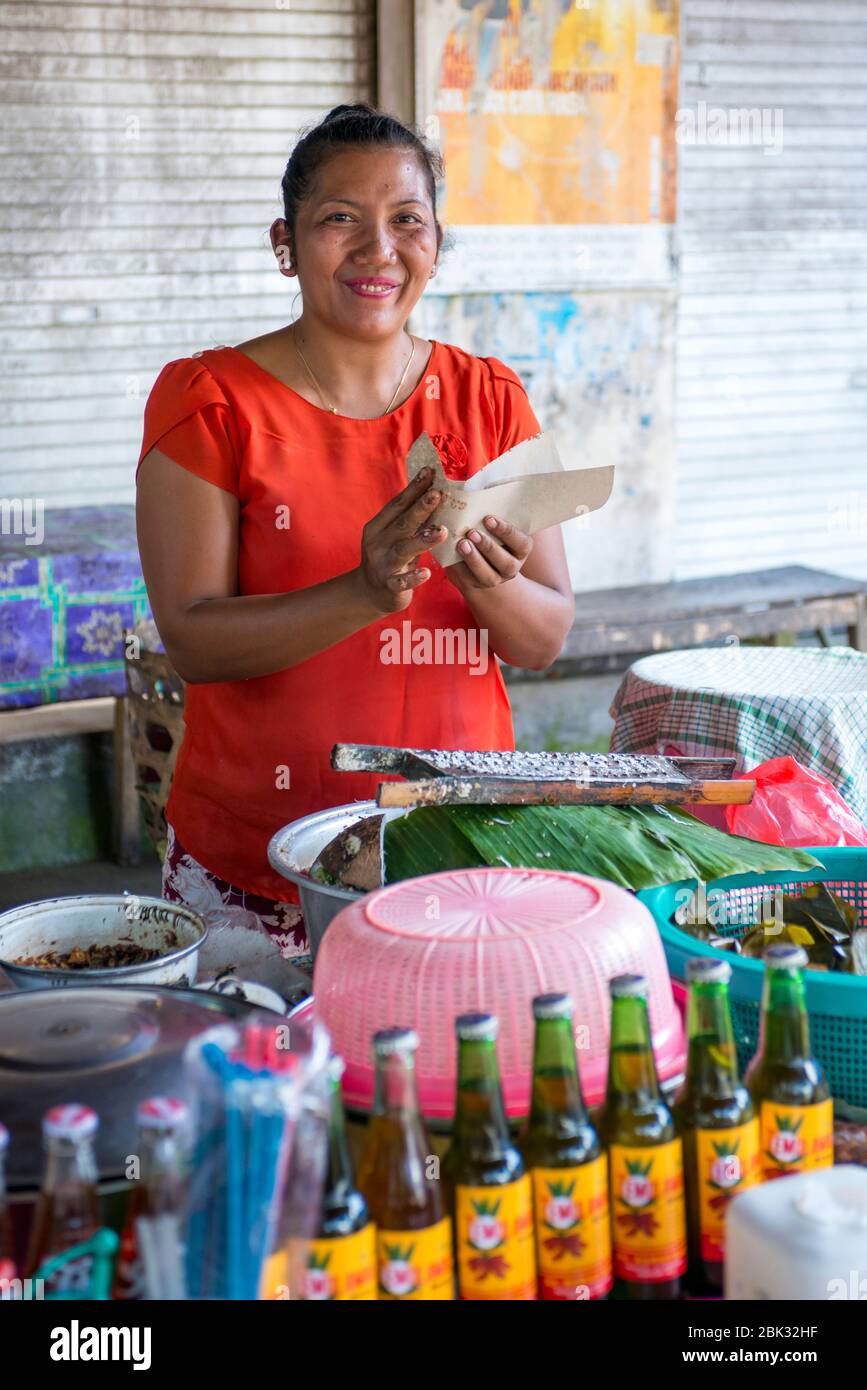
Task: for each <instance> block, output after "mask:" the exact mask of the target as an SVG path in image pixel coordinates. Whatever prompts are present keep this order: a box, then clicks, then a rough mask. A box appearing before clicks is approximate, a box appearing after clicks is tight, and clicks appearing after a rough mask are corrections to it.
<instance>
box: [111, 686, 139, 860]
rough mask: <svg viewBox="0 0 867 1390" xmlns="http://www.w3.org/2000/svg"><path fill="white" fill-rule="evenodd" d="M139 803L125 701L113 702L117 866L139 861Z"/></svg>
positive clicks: (114, 845)
mask: <svg viewBox="0 0 867 1390" xmlns="http://www.w3.org/2000/svg"><path fill="white" fill-rule="evenodd" d="M139 817H140V811H139V803H138V792H137V791H136V789H135V764H134V762H133V756H132V747H131V745H130V741H129V733H128V730H127V726H126V699H125V698H124V697H123V696H119V697H118V698H117V699H116V700H115V702H114V767H113V771H112V825H111V834H112V851H113V854H114V860H115V863H117V864H138V863H139V862H140V861H141V848H140V840H139Z"/></svg>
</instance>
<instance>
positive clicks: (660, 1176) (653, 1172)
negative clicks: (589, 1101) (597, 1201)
mask: <svg viewBox="0 0 867 1390" xmlns="http://www.w3.org/2000/svg"><path fill="white" fill-rule="evenodd" d="M608 1158H609V1163H610V1173H611V1209H612V1215H613V1222H612V1227H613V1239H614V1273H615V1275H616V1276H617V1278H618V1279H625V1280H628V1281H630V1282H632V1283H642V1284H646V1283H661V1282H662V1281H664V1280H666V1279H677V1278H679V1276H680V1275H681V1274H683V1272H684V1270H685V1269H686V1211H685V1207H684V1195H683V1145H682V1143H681V1141H680V1139H672V1140H671V1141H670V1142H669V1143H667V1144H658V1145H656V1146H655V1147H647V1148H633V1147H632V1146H626V1145H623V1144H612V1145H611V1148H610V1150H609V1154H608Z"/></svg>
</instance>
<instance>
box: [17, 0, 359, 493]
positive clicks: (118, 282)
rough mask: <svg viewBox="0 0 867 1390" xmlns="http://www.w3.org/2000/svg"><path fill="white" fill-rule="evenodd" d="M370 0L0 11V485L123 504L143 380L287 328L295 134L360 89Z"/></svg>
mask: <svg viewBox="0 0 867 1390" xmlns="http://www.w3.org/2000/svg"><path fill="white" fill-rule="evenodd" d="M374 6H375V0H202V3H200V4H195V3H192V4H186V3H184V4H177V3H176V0H147V3H146V4H124V3H111V0H98V3H94V4H89V5H88V4H74V3H71V0H61V3H53V4H27V3H23V0H19V2H18V3H12V4H0V52H2V57H0V72H2V81H0V128H2V132H3V134H2V137H0V141H2V148H3V150H4V155H3V167H4V193H3V198H2V201H3V204H4V206H3V210H2V216H0V223H2V226H0V267H2V268H0V294H2V306H0V312H2V326H0V420H2V426H3V428H2V432H0V493H2V495H3V496H6V497H14V496H22V497H32V496H37V497H42V498H44V499H45V501H46V503H47V505H49V506H52V505H54V506H62V505H66V506H71V505H85V504H103V503H112V502H130V501H132V499H133V473H134V466H135V459H136V457H137V455H138V449H139V445H140V442H141V417H142V407H143V402H144V400H145V399H146V397H147V393H148V391H149V390H150V387H151V384H152V383H153V380H154V378H155V376H156V375H157V373H158V371H159V369H160V367H161V366H162V365H163V363H165V362H166V361H169V360H170V359H171V358H174V357H180V356H185V355H187V354H189V353H192V352H195V351H198V349H199V348H201V347H209V346H212V345H214V344H216V343H221V342H239V341H242V340H243V339H244V338H248V337H252V336H254V335H256V334H257V333H263V332H267V331H268V330H270V329H272V328H276V327H277V326H278V325H279V324H280V323H284V322H286V321H287V320H288V317H289V306H290V301H291V297H292V294H291V289H290V283H291V282H287V281H286V279H285V278H284V277H281V276H280V275H279V273H278V272H277V269H276V263H275V261H274V257H273V253H272V252H271V248H270V244H269V242H268V237H267V229H268V227H269V226H270V224H271V222H272V221H273V219H274V218H275V217H279V216H280V215H281V213H282V207H281V203H280V178H281V175H282V172H283V168H284V166H285V162H286V158H287V156H288V153H289V150H290V148H291V146H292V143H293V140H294V138H295V136H296V135H297V133H298V130H299V129H300V128H301V127H302V126H304V125H307V124H309V123H312V122H314V121H315V120H317V119H318V118H319V117H320V116H321V115H323V114H324V113H325V111H327V110H328V109H329V108H330V107H331V106H334V105H336V104H337V103H338V102H341V101H358V100H362V99H369V98H370V97H371V96H372V94H373V86H374V81H375V70H374Z"/></svg>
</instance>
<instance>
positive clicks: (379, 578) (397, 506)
mask: <svg viewBox="0 0 867 1390" xmlns="http://www.w3.org/2000/svg"><path fill="white" fill-rule="evenodd" d="M432 477H433V470H432V469H430V468H423V469H422V470H421V472H420V473H419V474H418V475H417V477H415V478H414V479H413V481H412V482H411V483H410V484H409V486H408V487H405V488H404V489H403V492H399V493H398V494H397V496H396V497H393V498H392V499H391V501H390V502H387V503H386V504H385V506H384V507H383V509H382V511H381V512H377V514H376V516H374V517H371V519H370V521H368V523H367V525H366V526H365V528H364V531H363V532H362V540H361V564H360V565H359V567H358V570H357V571H356V574H357V577H358V579H359V582H360V585H361V588H362V591H363V593H364V595H365V597H366V598H367V599H368V600H369V601H370V602H371V603H372V604H373V605H374V606H375V607H376V608H378V609H379V610H380V611H381V612H383V613H395V612H400V610H401V609H404V608H408V607H409V605H410V603H411V602H412V595H413V590H414V589H418V588H419V587H420V586H421V585H422V584H425V583H427V581H428V580H429V579H430V575H431V572H430V570H429V569H424V568H421V569H420V568H419V567H418V558H419V556H420V555H423V554H424V552H425V551H426V550H430V548H431V546H434V545H437V544H438V543H439V542H440V541H442V540H445V538H446V536H447V534H448V532H447V531H446V528H445V527H444V526H427V525H426V524H425V523H426V522H427V519H428V517H429V516H430V515H431V513H432V512H433V511H434V510H435V509H436V507H437V506H438V505H439V503H440V500H441V498H442V494H441V493H440V492H437V491H436V490H435V489H434V490H432V491H430V492H428V491H427V488H428V486H429V484H430V481H431V478H432Z"/></svg>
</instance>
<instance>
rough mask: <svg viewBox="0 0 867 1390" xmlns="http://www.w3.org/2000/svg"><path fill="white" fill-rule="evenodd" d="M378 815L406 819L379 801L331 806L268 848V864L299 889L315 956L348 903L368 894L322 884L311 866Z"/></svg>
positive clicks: (296, 825) (279, 836)
mask: <svg viewBox="0 0 867 1390" xmlns="http://www.w3.org/2000/svg"><path fill="white" fill-rule="evenodd" d="M377 815H384V816H385V818H386V819H387V820H393V819H394V818H395V816H405V815H406V811H405V810H404V809H403V808H402V807H397V808H390V809H389V810H387V811H383V809H382V807H381V806H377V804H376V802H375V801H352V802H350V803H349V804H348V805H346V806H328V807H326V809H325V810H324V811H314V812H313V814H312V815H311V816H302V817H301V819H300V820H294V821H290V823H289V825H284V826H283V829H282V830H278V831H277V834H276V835H274V836H273V837H272V839H271V842H270V844H269V845H268V861H269V863H270V865H271V867H272V869H276V871H277V873H278V874H282V875H283V877H284V878H288V879H289V880H290V881H291V882H292V883H297V885H298V890H299V897H300V898H301V911H302V912H303V914H304V926H305V928H306V930H307V941H308V943H309V945H310V950H311V952H312V954H313V955H314V956H315V955H316V952H317V950H318V949H319V943H320V941H321V940H322V937H323V934H324V932H325V928H326V927H327V926H328V923H329V922H330V921H331V919H332V918H333V917H336V916H337V914H338V912H339V911H340V910H341V908H343V907H345V906H346V904H347V903H353V902H355V901H356V899H358V898H363V897H364V894H363V893H362V892H360V891H359V890H358V889H355V888H339V887H337V886H336V885H335V884H331V883H319V882H318V881H317V880H316V879H315V878H312V877H311V875H310V868H311V865H312V864H313V863H314V862H315V861H316V859H317V858H318V857H319V855H320V854H321V853H322V851H323V850H324V848H325V846H326V845H327V844H330V843H331V841H332V840H333V839H334V838H335V836H337V835H339V834H340V832H341V831H342V830H348V829H349V827H350V826H351V825H355V824H356V823H357V822H358V821H360V820H363V819H364V817H365V816H377Z"/></svg>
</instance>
